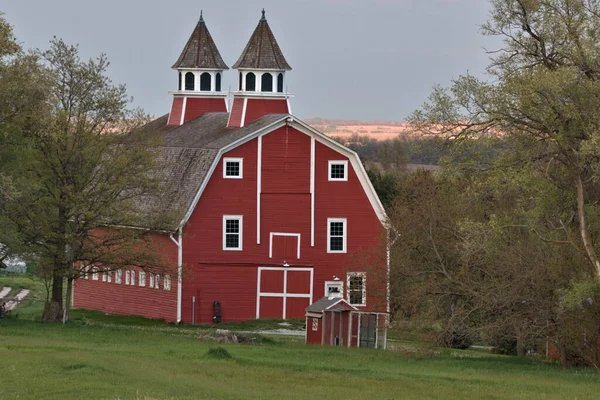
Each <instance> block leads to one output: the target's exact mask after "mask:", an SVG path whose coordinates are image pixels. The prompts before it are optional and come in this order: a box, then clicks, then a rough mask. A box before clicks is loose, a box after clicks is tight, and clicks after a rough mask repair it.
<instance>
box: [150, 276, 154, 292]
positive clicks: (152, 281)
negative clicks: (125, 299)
mask: <svg viewBox="0 0 600 400" xmlns="http://www.w3.org/2000/svg"><path fill="white" fill-rule="evenodd" d="M149 287H150V289H154V274H150V285H149Z"/></svg>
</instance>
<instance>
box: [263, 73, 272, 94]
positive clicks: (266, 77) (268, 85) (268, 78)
mask: <svg viewBox="0 0 600 400" xmlns="http://www.w3.org/2000/svg"><path fill="white" fill-rule="evenodd" d="M261 91H263V92H272V91H273V75H271V74H269V73H265V74H263V76H262V78H261Z"/></svg>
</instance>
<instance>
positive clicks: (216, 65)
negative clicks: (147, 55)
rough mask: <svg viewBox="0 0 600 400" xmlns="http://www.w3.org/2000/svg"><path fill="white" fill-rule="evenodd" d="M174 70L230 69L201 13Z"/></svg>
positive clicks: (174, 65)
mask: <svg viewBox="0 0 600 400" xmlns="http://www.w3.org/2000/svg"><path fill="white" fill-rule="evenodd" d="M172 68H174V69H176V68H206V69H219V70H224V69H229V67H227V64H225V62H224V61H223V58H222V57H221V54H220V53H219V49H217V45H216V44H215V42H214V40H213V38H212V36H211V35H210V32H209V31H208V28H207V27H206V23H205V22H204V18H203V17H202V13H200V20H199V21H198V24H197V25H196V27H195V28H194V31H193V32H192V35H191V36H190V38H189V40H188V42H187V44H186V45H185V47H184V48H183V51H182V52H181V55H180V56H179V58H178V59H177V61H176V62H175V64H173V67H172Z"/></svg>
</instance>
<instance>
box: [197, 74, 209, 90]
mask: <svg viewBox="0 0 600 400" xmlns="http://www.w3.org/2000/svg"><path fill="white" fill-rule="evenodd" d="M210 80H211V76H210V74H209V73H208V72H205V73H203V74H202V75H200V90H202V91H203V92H208V91H210Z"/></svg>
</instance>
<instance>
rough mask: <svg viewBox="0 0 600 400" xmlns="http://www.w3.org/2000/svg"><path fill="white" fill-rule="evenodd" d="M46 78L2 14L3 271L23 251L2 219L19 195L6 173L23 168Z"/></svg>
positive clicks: (0, 163) (42, 105) (0, 162)
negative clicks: (29, 132)
mask: <svg viewBox="0 0 600 400" xmlns="http://www.w3.org/2000/svg"><path fill="white" fill-rule="evenodd" d="M46 78H47V76H46V75H45V73H44V71H43V68H42V67H41V65H40V64H39V62H38V57H37V56H36V55H34V54H26V53H24V52H23V51H22V49H21V47H20V46H19V45H18V44H17V42H16V39H15V37H14V35H13V32H12V27H11V26H10V25H9V24H8V23H7V22H6V20H5V19H4V18H3V17H2V14H1V13H0V188H1V193H0V268H2V267H3V266H4V263H3V262H2V261H4V260H5V259H7V258H8V257H9V256H10V255H11V254H12V253H15V252H19V251H22V250H23V248H22V247H21V246H20V243H19V240H18V238H17V237H16V235H15V232H14V230H12V229H9V225H10V224H9V222H8V221H6V220H3V219H2V216H3V214H4V212H5V211H6V201H7V200H14V199H15V198H16V196H17V194H18V192H17V189H16V187H15V185H14V184H13V181H12V179H11V177H10V176H9V175H8V174H7V173H6V171H13V172H14V171H16V170H20V169H21V163H20V160H21V159H22V158H23V157H24V156H25V155H24V154H23V152H22V151H21V150H22V145H23V141H22V135H21V132H24V131H27V130H31V129H34V128H35V125H36V122H35V121H36V118H35V115H38V113H41V112H42V110H44V109H45V99H46V98H47V96H46V89H45V88H46V83H47V81H46Z"/></svg>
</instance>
